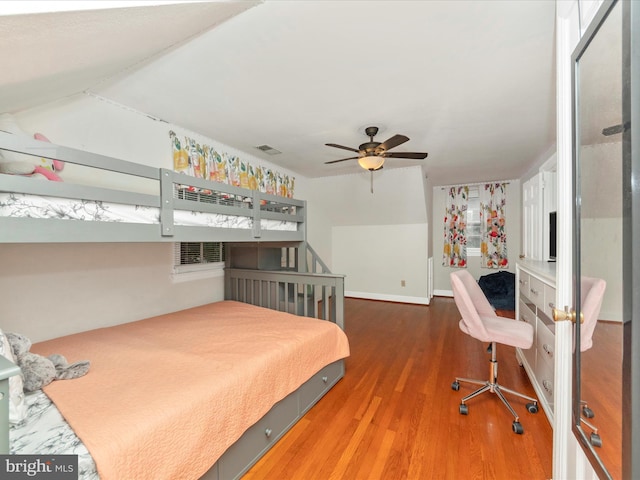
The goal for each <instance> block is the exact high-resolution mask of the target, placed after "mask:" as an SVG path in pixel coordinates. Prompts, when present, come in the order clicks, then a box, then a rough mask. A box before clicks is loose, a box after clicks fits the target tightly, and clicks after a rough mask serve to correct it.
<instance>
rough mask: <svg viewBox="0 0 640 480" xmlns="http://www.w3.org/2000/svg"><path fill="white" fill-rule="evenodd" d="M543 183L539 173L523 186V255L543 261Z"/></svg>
mask: <svg viewBox="0 0 640 480" xmlns="http://www.w3.org/2000/svg"><path fill="white" fill-rule="evenodd" d="M542 186H543V181H542V174H541V173H539V174H537V175H535V176H533V177H531V178H530V179H529V180H527V181H526V182H524V183H523V184H522V255H524V257H525V258H529V259H531V260H542V229H543V223H542V203H543V190H542Z"/></svg>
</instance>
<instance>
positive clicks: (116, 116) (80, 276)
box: [0, 95, 290, 341]
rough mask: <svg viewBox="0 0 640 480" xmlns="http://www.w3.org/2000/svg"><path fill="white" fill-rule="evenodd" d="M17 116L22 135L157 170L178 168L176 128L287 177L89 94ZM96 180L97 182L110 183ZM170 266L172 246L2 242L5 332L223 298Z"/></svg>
mask: <svg viewBox="0 0 640 480" xmlns="http://www.w3.org/2000/svg"><path fill="white" fill-rule="evenodd" d="M15 117H16V120H17V121H18V123H19V124H20V126H21V127H22V129H23V130H24V131H25V132H27V133H29V134H32V133H35V132H40V133H42V134H44V135H45V136H47V137H48V138H49V140H51V141H52V142H53V143H57V144H60V145H65V146H69V147H75V148H79V149H82V150H87V151H91V152H95V153H100V154H105V155H110V156H114V157H117V158H121V159H124V160H129V161H134V162H138V163H142V164H147V165H152V166H156V167H165V168H172V150H171V142H170V139H169V133H168V132H169V130H174V131H175V132H176V133H177V134H178V135H189V136H191V137H192V138H194V139H196V140H197V141H199V142H203V143H208V144H210V145H214V146H217V147H220V148H221V149H222V150H224V151H227V152H229V153H232V154H236V155H239V156H241V157H242V158H244V159H245V160H247V161H249V162H251V163H253V164H255V165H266V166H271V167H273V168H277V169H278V170H280V171H283V172H285V173H290V172H287V171H286V170H284V169H281V168H278V167H275V166H273V165H270V164H269V163H268V162H264V161H262V160H260V159H257V158H256V157H252V156H251V155H248V154H246V153H243V152H238V151H236V150H234V149H232V148H230V147H227V146H225V145H222V144H220V143H219V142H215V141H214V140H211V139H208V138H206V137H203V136H200V135H198V134H197V133H194V132H189V131H186V130H184V129H181V128H180V127H177V126H174V125H170V124H167V123H165V122H160V121H156V120H153V119H151V118H149V117H147V116H145V115H142V114H140V113H138V112H134V111H132V110H129V109H126V108H123V107H122V106H119V105H115V104H113V103H109V102H107V101H104V100H101V99H98V98H95V97H91V96H85V95H80V96H77V97H73V98H70V99H67V100H64V101H60V102H57V103H55V104H50V105H47V106H43V107H39V108H37V109H32V110H29V111H24V112H19V113H17V114H15ZM82 173H86V172H81V171H80V170H77V169H74V168H73V166H72V165H66V166H65V169H64V170H63V171H62V174H61V176H62V177H63V179H64V180H65V181H68V182H73V181H81V180H84V179H85V177H86V175H83V174H82ZM34 181H37V180H34ZM91 181H92V183H97V184H100V183H101V182H106V181H107V179H106V178H105V177H100V178H92V179H91ZM131 183H132V185H133V184H135V187H137V186H138V184H137V183H136V182H131ZM118 186H119V187H121V186H122V184H119V185H118ZM172 264H173V257H172V244H158V243H141V244H106V243H105V244H32V245H30V244H21V245H12V244H3V245H0V288H1V289H2V293H3V301H2V306H1V307H0V328H2V329H3V330H5V331H13V332H19V333H23V334H25V335H27V336H29V337H30V338H31V339H32V340H33V341H39V340H45V339H48V338H53V337H57V336H60V335H64V334H68V333H72V332H76V331H83V330H89V329H92V328H96V327H102V326H107V325H114V324H119V323H123V322H128V321H131V320H137V319H140V318H145V317H149V316H153V315H157V314H160V313H165V312H172V311H176V310H180V309H183V308H187V307H191V306H197V305H202V304H205V303H209V302H214V301H218V300H221V299H222V298H223V296H224V285H223V280H222V278H221V277H213V278H208V279H205V280H198V281H187V282H183V283H173V281H172Z"/></svg>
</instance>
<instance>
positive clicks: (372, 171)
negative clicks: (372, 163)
mask: <svg viewBox="0 0 640 480" xmlns="http://www.w3.org/2000/svg"><path fill="white" fill-rule="evenodd" d="M370 172H371V193H373V170H370Z"/></svg>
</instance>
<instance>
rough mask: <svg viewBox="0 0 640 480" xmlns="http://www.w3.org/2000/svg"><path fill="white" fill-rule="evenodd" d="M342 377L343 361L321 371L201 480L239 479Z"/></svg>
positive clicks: (241, 439) (268, 414) (270, 413)
mask: <svg viewBox="0 0 640 480" xmlns="http://www.w3.org/2000/svg"><path fill="white" fill-rule="evenodd" d="M343 376H344V361H343V360H338V361H337V362H334V363H331V364H329V365H327V366H326V367H324V368H322V369H321V370H320V371H319V372H317V373H316V374H315V375H313V376H312V377H311V378H310V379H309V380H307V381H306V382H305V383H303V384H302V385H301V386H300V388H298V390H296V391H295V392H293V393H291V394H289V395H288V396H287V397H285V398H284V399H283V400H281V401H279V402H278V403H276V404H275V405H274V406H273V407H272V408H271V410H269V412H268V413H267V414H266V415H265V416H264V417H262V418H261V419H260V420H258V421H257V422H256V423H255V424H254V425H253V426H252V427H250V428H249V429H248V430H247V431H245V433H244V434H243V435H242V437H240V439H238V441H237V442H236V443H234V444H233V445H231V446H230V447H229V448H228V449H227V451H226V452H225V453H224V454H223V455H222V457H220V459H219V460H218V462H217V463H216V464H215V465H214V466H213V467H212V468H211V469H210V470H209V472H207V474H205V475H204V476H203V477H202V479H206V480H230V479H237V478H240V477H241V476H242V475H243V474H244V473H246V471H247V470H249V468H250V467H251V466H252V465H253V464H254V463H255V462H256V461H257V460H258V459H260V457H262V455H264V454H265V453H266V452H267V451H268V450H269V449H270V448H271V447H272V446H273V445H274V444H275V443H276V442H277V441H278V440H279V439H280V438H281V437H282V436H283V435H284V434H285V433H286V432H287V431H288V430H289V429H290V428H291V427H292V426H293V425H294V424H295V423H296V422H297V421H298V420H299V419H300V417H302V416H303V415H304V414H305V413H306V412H307V411H308V410H309V409H310V408H311V407H312V406H313V405H315V403H316V402H317V401H318V400H320V398H322V396H323V395H324V394H325V393H326V392H327V391H328V390H329V389H330V388H331V387H332V386H333V385H335V384H336V382H338V380H340V379H341V378H342V377H343ZM249 459H251V462H250V463H249V464H247V461H248V460H249Z"/></svg>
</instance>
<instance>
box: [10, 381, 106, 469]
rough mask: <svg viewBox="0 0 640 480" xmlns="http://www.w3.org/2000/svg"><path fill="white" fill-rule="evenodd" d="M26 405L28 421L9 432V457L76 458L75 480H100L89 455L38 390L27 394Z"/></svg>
mask: <svg viewBox="0 0 640 480" xmlns="http://www.w3.org/2000/svg"><path fill="white" fill-rule="evenodd" d="M25 402H26V404H27V418H26V419H25V420H24V421H23V422H22V423H20V424H18V425H11V428H10V429H9V439H10V445H11V454H12V455H16V454H17V455H27V454H33V453H38V454H40V455H46V454H48V453H51V454H60V453H65V454H72V455H78V478H79V479H82V480H98V479H99V478H100V477H99V476H98V472H97V470H96V464H95V463H94V461H93V458H91V454H90V453H89V451H88V450H87V448H86V447H85V446H84V444H83V443H82V441H81V440H80V439H79V438H78V437H77V436H76V434H75V433H74V432H73V430H72V429H71V427H70V426H69V424H68V423H67V422H66V421H65V420H64V418H63V417H62V415H61V414H60V412H59V411H58V409H57V408H56V406H55V405H54V404H53V402H52V401H51V400H50V399H49V397H47V395H46V394H45V393H44V392H43V391H42V390H38V391H36V392H33V393H30V394H28V395H26V396H25Z"/></svg>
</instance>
